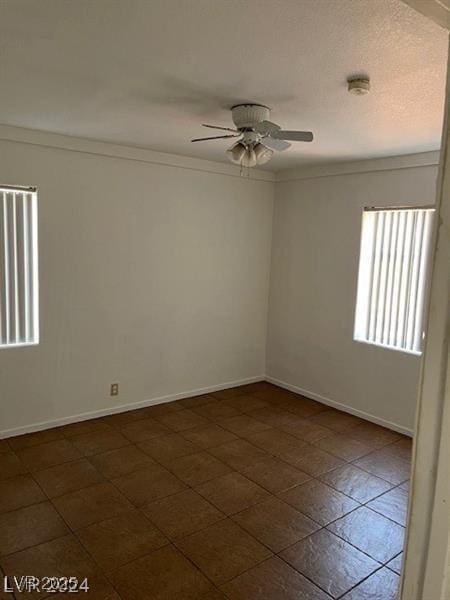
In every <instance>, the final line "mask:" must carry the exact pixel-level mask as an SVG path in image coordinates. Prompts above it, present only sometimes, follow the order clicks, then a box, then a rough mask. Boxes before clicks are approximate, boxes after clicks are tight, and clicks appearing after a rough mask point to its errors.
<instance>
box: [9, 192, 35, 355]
mask: <svg viewBox="0 0 450 600" xmlns="http://www.w3.org/2000/svg"><path fill="white" fill-rule="evenodd" d="M38 296H39V295H38V253H37V194H36V191H35V190H34V189H20V188H11V187H1V186H0V347H3V346H15V345H22V344H36V343H37V342H38V341H39V318H38V310H39V306H38V301H39V300H38Z"/></svg>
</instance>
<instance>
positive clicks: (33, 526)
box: [0, 502, 69, 564]
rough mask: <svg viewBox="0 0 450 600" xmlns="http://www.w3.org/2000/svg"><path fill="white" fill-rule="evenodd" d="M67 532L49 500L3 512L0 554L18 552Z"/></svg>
mask: <svg viewBox="0 0 450 600" xmlns="http://www.w3.org/2000/svg"><path fill="white" fill-rule="evenodd" d="M67 533H69V530H68V528H67V526H66V525H65V523H64V521H63V520H62V519H61V517H60V516H59V515H58V513H57V512H56V510H55V509H54V508H53V506H52V505H51V504H50V502H42V503H41V504H33V505H31V506H27V507H25V508H20V509H19V510H13V511H11V512H8V513H4V514H3V515H0V556H3V555H6V554H12V553H13V552H18V551H20V550H23V549H24V548H29V547H30V546H35V545H36V544H40V543H42V542H46V541H48V540H51V539H54V538H57V537H60V536H63V535H66V534H67ZM2 564H3V561H2Z"/></svg>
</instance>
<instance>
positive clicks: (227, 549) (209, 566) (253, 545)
mask: <svg viewBox="0 0 450 600" xmlns="http://www.w3.org/2000/svg"><path fill="white" fill-rule="evenodd" d="M176 545H177V546H178V548H180V550H181V551H182V552H183V554H184V555H185V556H187V557H188V558H189V559H190V560H191V561H192V562H193V563H194V564H195V565H197V567H198V568H199V569H200V570H201V571H202V572H203V573H205V575H207V577H209V579H211V580H212V581H213V582H214V583H216V584H220V583H224V582H225V581H228V580H230V579H232V578H233V577H236V576H237V575H239V574H240V573H243V572H244V571H246V570H247V569H250V568H251V567H253V566H255V565H256V564H258V563H259V562H262V561H263V560H264V559H266V558H268V557H269V556H271V552H270V551H269V550H268V549H267V548H265V547H264V546H262V545H261V544H260V543H259V542H257V541H256V540H255V539H254V538H253V537H251V536H250V535H248V533H246V532H245V531H244V530H243V529H241V528H240V527H238V526H237V525H236V524H235V523H233V522H232V521H230V520H229V519H226V520H225V521H219V522H218V523H216V524H215V525H211V526H210V527H208V528H207V529H203V530H202V531H198V532H197V533H193V534H192V535H190V536H188V537H185V538H183V539H182V540H178V541H177V542H176Z"/></svg>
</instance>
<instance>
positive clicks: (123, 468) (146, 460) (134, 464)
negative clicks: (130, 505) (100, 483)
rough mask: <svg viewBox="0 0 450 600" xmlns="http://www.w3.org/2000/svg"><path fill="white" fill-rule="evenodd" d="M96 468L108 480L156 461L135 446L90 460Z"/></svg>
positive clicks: (119, 449)
mask: <svg viewBox="0 0 450 600" xmlns="http://www.w3.org/2000/svg"><path fill="white" fill-rule="evenodd" d="M90 461H91V463H92V464H93V465H94V466H95V468H96V469H97V470H98V471H99V472H100V473H102V474H103V475H104V476H105V477H107V478H108V479H113V478H114V477H120V476H121V475H126V474H127V473H132V472H133V471H137V470H138V469H140V468H141V467H145V466H147V465H149V464H155V461H154V460H153V459H152V458H151V457H150V456H148V454H146V453H145V452H143V451H142V450H140V449H139V448H137V447H136V446H134V445H129V446H124V447H123V448H116V449H115V450H109V452H104V453H103V454H97V455H96V456H92V457H91V459H90Z"/></svg>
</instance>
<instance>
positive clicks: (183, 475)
mask: <svg viewBox="0 0 450 600" xmlns="http://www.w3.org/2000/svg"><path fill="white" fill-rule="evenodd" d="M167 468H168V469H169V470H170V471H171V472H172V473H174V475H176V476H177V477H178V478H179V479H181V481H184V483H186V484H187V485H189V486H198V485H200V484H202V483H205V482H206V481H209V480H210V479H215V478H216V477H220V476H221V475H225V474H226V473H229V472H230V471H231V469H230V467H228V466H227V465H226V464H225V463H223V462H221V461H220V460H218V459H217V458H215V457H214V456H212V455H211V454H208V453H207V452H197V453H196V454H189V455H188V456H182V457H181V458H176V459H175V460H173V461H171V462H170V463H168V464H167Z"/></svg>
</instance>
